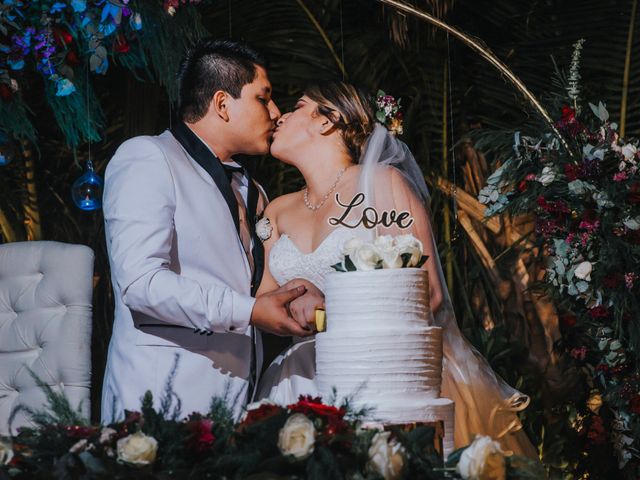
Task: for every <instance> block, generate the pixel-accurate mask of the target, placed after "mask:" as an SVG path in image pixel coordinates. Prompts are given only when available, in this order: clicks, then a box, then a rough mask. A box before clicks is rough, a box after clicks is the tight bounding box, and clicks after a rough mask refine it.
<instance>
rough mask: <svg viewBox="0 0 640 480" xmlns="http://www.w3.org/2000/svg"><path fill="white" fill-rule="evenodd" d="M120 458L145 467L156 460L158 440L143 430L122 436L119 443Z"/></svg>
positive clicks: (128, 462)
mask: <svg viewBox="0 0 640 480" xmlns="http://www.w3.org/2000/svg"><path fill="white" fill-rule="evenodd" d="M117 449H118V460H119V461H121V462H123V463H127V464H129V465H132V466H134V467H145V466H147V465H150V464H152V463H153V462H154V461H155V460H156V452H157V451H158V442H157V441H156V439H155V438H153V437H148V436H147V435H145V434H144V433H142V432H136V433H134V434H132V435H129V436H127V437H124V438H121V439H120V440H118V443H117Z"/></svg>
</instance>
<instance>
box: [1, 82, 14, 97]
mask: <svg viewBox="0 0 640 480" xmlns="http://www.w3.org/2000/svg"><path fill="white" fill-rule="evenodd" d="M0 98H2V100H4V101H5V102H8V101H10V100H11V99H12V98H13V92H12V91H11V87H9V85H7V84H6V83H0Z"/></svg>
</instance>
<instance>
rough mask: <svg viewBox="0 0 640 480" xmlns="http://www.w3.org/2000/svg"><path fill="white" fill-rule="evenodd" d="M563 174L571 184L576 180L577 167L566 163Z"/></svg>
mask: <svg viewBox="0 0 640 480" xmlns="http://www.w3.org/2000/svg"><path fill="white" fill-rule="evenodd" d="M564 174H565V175H566V176H567V180H569V181H570V182H572V181H574V180H575V179H576V178H578V167H577V166H576V165H574V164H573V163H567V164H566V165H565V166H564Z"/></svg>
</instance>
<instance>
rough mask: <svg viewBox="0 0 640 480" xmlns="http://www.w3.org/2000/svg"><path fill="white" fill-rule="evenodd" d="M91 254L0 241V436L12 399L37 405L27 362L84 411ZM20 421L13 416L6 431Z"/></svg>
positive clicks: (40, 398)
mask: <svg viewBox="0 0 640 480" xmlns="http://www.w3.org/2000/svg"><path fill="white" fill-rule="evenodd" d="M93 258H94V257H93V251H92V250H91V249H90V248H88V247H85V246H82V245H69V244H64V243H58V242H18V243H9V244H5V245H0V435H2V434H7V433H8V430H9V425H8V422H7V421H8V419H9V416H10V415H11V411H12V410H13V408H14V407H15V406H16V405H18V404H23V405H26V406H29V407H35V408H40V407H42V406H43V405H44V404H45V395H44V393H43V392H42V389H41V388H39V387H38V386H37V385H36V382H35V381H34V379H33V378H32V377H31V375H30V374H29V370H28V369H29V368H30V369H31V370H33V372H34V373H35V374H36V375H37V376H38V377H39V378H40V379H41V380H42V381H44V382H45V383H46V384H48V385H51V386H52V387H53V388H54V389H55V390H56V391H64V393H65V395H66V396H67V398H68V399H69V400H70V401H71V404H72V405H73V406H74V407H77V406H78V405H80V404H81V405H82V412H83V413H84V415H86V416H87V417H88V416H89V410H90V403H89V387H90V383H91V294H92V286H93V285H92V279H93ZM28 423H29V420H28V418H26V417H25V416H24V415H22V414H18V415H17V416H16V418H15V419H14V422H13V424H12V430H14V431H15V429H16V428H17V427H19V426H20V425H28Z"/></svg>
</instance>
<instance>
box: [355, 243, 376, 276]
mask: <svg viewBox="0 0 640 480" xmlns="http://www.w3.org/2000/svg"><path fill="white" fill-rule="evenodd" d="M380 260H382V255H381V254H380V251H379V250H378V249H377V248H376V247H375V245H372V244H370V243H363V244H362V245H360V247H358V248H357V249H356V250H355V251H354V252H353V256H351V261H353V264H354V265H355V267H356V269H357V270H361V271H367V270H373V269H375V268H376V265H378V262H379V261H380Z"/></svg>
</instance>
